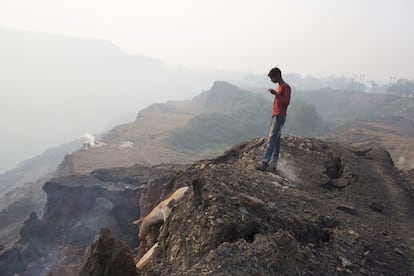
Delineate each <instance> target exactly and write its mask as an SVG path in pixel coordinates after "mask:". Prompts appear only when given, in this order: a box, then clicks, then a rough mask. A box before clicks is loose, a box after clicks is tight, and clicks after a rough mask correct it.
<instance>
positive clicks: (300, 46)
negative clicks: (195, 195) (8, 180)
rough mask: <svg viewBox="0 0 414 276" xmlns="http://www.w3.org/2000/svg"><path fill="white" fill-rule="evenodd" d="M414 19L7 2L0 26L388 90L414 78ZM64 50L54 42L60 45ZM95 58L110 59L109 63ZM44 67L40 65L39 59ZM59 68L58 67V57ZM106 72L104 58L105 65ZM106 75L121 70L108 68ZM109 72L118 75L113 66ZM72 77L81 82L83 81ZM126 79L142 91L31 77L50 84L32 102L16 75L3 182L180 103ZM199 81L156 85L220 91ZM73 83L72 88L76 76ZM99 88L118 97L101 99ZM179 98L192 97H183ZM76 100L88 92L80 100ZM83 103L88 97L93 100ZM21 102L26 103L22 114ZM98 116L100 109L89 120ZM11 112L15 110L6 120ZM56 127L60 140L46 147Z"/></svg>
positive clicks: (278, 4) (234, 2)
mask: <svg viewBox="0 0 414 276" xmlns="http://www.w3.org/2000/svg"><path fill="white" fill-rule="evenodd" d="M413 11H414V1H412V0H394V1H390V0H283V1H277V0H251V1H247V0H209V1H198V0H191V1H190V0H173V1H167V0H165V1H161V0H146V1H142V0H118V1H114V0H112V1H109V0H36V1H34V0H0V28H2V27H3V28H5V29H10V28H11V29H16V30H26V31H37V32H43V33H52V34H58V35H65V36H72V37H76V38H77V37H82V38H97V39H103V40H106V41H110V42H112V43H114V44H115V45H116V46H118V47H120V48H121V49H122V50H123V51H125V52H126V53H128V54H133V55H140V56H145V57H151V58H155V59H158V60H161V61H162V62H164V63H165V64H167V65H169V66H170V67H174V68H175V67H185V68H209V69H220V70H229V69H231V70H236V71H239V72H251V73H256V74H259V76H265V74H266V73H267V72H268V70H269V69H270V68H271V67H273V66H275V65H277V66H279V67H281V68H282V71H283V72H285V73H299V74H302V75H308V74H310V75H314V76H316V77H327V76H331V75H337V76H345V77H352V76H354V75H364V76H365V79H375V80H377V81H380V82H381V83H383V84H384V83H385V84H386V83H388V82H389V81H390V78H391V77H394V78H395V77H396V78H408V79H413V78H414V75H413V72H414V62H413V60H414V58H413V49H414V36H413V35H414V16H413ZM58 40H59V38H58V37H55V38H54V39H52V40H51V41H55V42H56V41H58ZM5 42H7V41H3V42H2V41H0V51H1V53H3V54H4V55H7V53H8V52H7V51H6V50H5V51H3V50H4V48H5V44H7V43H5ZM11 43H12V42H11ZM73 43H75V42H73ZM91 43H92V41H91ZM9 44H10V43H9ZM28 44H30V43H28ZM71 45H72V44H70V45H69V46H68V47H72V46H71ZM82 45H83V44H82ZM92 45H93V43H92ZM2 46H3V50H2ZM9 46H10V45H9ZM101 46H102V45H101ZM11 47H12V48H13V47H14V45H12V46H11ZM19 47H21V48H22V49H35V47H42V45H40V46H39V45H37V46H35V45H32V44H31V45H16V48H19ZM52 47H53V46H52ZM99 47H100V46H99ZM105 49H106V48H105ZM89 50H90V49H89ZM92 51H93V49H92ZM17 52H18V51H17ZM29 52H30V51H29ZM33 52H36V51H33ZM75 52H76V51H74V53H75ZM47 54H48V52H47V53H46V55H47ZM95 55H96V56H99V53H95ZM8 57H9V56H7V58H8ZM38 58H39V57H38V56H35V57H30V59H33V60H34V61H36V60H37V59H38ZM42 58H43V57H42ZM50 58H52V59H53V55H51V57H50ZM66 58H68V59H70V58H71V56H68V57H66ZM131 58H132V57H131ZM30 59H29V60H30ZM98 59H100V60H102V58H100V57H98ZM10 60H14V59H13V58H10ZM17 60H18V59H17ZM85 60H87V58H84V57H83V56H81V62H80V63H81V64H83V63H84V61H85ZM0 62H3V63H2V65H4V66H6V67H5V69H4V70H5V72H6V73H4V74H2V76H3V75H5V76H7V75H8V74H9V75H10V74H13V73H10V72H13V71H12V70H10V68H8V67H7V66H8V65H7V60H4V59H3V60H0ZM42 62H43V60H42V61H40V63H39V64H40V65H42ZM65 62H67V61H65ZM105 62H107V61H106V60H102V63H103V64H105ZM49 63H50V62H49ZM97 64H99V63H97ZM95 65H96V64H95ZM4 66H3V67H4ZM104 66H111V64H109V62H108V64H105V65H104ZM104 66H103V67H104ZM11 67H14V68H17V70H21V71H30V70H31V69H30V68H21V67H23V66H20V64H12V65H11ZM85 67H87V66H86V65H85ZM39 69H41V68H39ZM84 69H85V71H88V70H89V71H90V70H95V69H96V68H84ZM99 69H102V70H103V71H104V72H106V71H108V72H111V74H112V71H110V70H107V68H99ZM76 70H78V69H76ZM80 71H81V70H80ZM97 71H99V70H97ZM212 71H213V70H212ZM39 72H40V73H41V72H42V71H40V70H39ZM39 72H38V73H39ZM65 72H66V71H65ZM215 72H216V73H217V72H219V76H217V75H216V76H217V78H216V79H215V80H227V79H226V76H225V72H224V71H217V70H215ZM221 72H222V73H221ZM0 73H1V72H0ZM73 73H74V74H76V73H79V74H82V72H78V71H76V72H73ZM147 73H148V72H147ZM29 74H30V73H29ZM97 74H98V73H97ZM115 74H118V76H117V77H118V79H120V80H122V79H123V78H124V75H128V78H129V80H130V81H131V82H130V83H131V86H130V87H127V85H126V83H123V82H121V83H119V82H117V83H114V84H113V86H114V89H112V88H111V85H108V83H107V82H105V81H102V78H104V75H96V78H97V82H96V85H95V84H90V83H89V84H88V85H93V87H94V88H91V89H90V91H89V92H90V93H89V92H83V91H82V90H81V89H82V88H83V89H86V90H87V89H88V87H87V86H86V85H85V87H81V86H82V83H73V84H72V85H73V87H77V86H76V85H78V86H79V87H77V88H76V89H73V87H71V86H69V87H66V90H67V91H65V90H64V89H61V87H62V86H63V87H64V86H65V85H64V84H63V83H52V84H51V83H50V82H52V81H53V78H49V76H45V77H44V78H45V80H43V79H41V80H38V77H37V76H35V75H33V76H31V78H32V79H34V80H31V81H37V82H41V81H44V83H40V84H38V86H36V89H35V88H33V89H31V87H29V88H28V89H26V90H27V91H25V92H24V93H26V94H27V95H29V96H30V97H27V95H26V96H24V95H23V94H24V93H23V91H20V90H19V88H16V89H14V90H10V91H13V92H11V93H9V95H7V92H5V91H7V87H22V86H23V87H24V86H28V84H26V82H24V81H21V80H20V79H19V76H20V75H22V74H20V72H18V73H16V76H12V78H14V79H16V82H13V80H11V79H12V78H10V77H8V79H3V81H0V82H1V83H0V96H1V97H2V98H1V99H0V105H1V104H2V103H3V107H2V108H1V109H2V110H1V112H2V113H1V116H2V117H1V119H2V120H0V123H1V128H2V129H7V135H8V136H7V137H6V136H4V135H3V137H2V138H3V139H4V140H2V141H1V143H0V153H1V154H0V155H1V156H2V157H1V158H2V160H0V161H3V160H6V159H7V160H6V161H8V162H7V165H2V164H1V163H4V164H5V163H6V162H0V173H1V172H2V170H5V169H6V166H7V168H11V167H13V166H14V165H15V164H17V163H18V161H20V160H22V159H25V158H29V157H32V156H35V155H37V154H39V153H41V152H42V151H43V150H44V149H46V148H47V147H49V146H56V145H59V144H62V143H65V142H69V141H70V140H72V139H74V138H81V137H82V135H83V132H84V131H91V132H93V131H101V130H102V129H103V125H107V124H108V122H109V121H111V120H112V118H113V117H116V116H114V115H113V114H118V115H121V114H123V113H126V112H132V113H134V112H138V111H139V110H140V109H141V108H144V107H146V106H147V105H149V104H150V103H153V102H154V100H156V101H167V100H169V99H177V97H178V96H177V95H176V94H173V93H171V91H168V92H170V94H168V93H166V92H164V91H165V90H166V88H165V89H160V88H158V89H159V90H161V91H158V90H157V91H152V92H149V91H148V89H147V91H144V90H145V89H138V88H136V86H133V85H137V83H140V80H139V79H137V77H135V75H134V74H136V75H139V74H137V72H135V71H133V70H129V69H128V68H127V67H123V68H121V69H120V70H119V72H118V71H117V72H116V73H115ZM189 74H190V75H191V73H189ZM141 75H142V74H141ZM191 76H193V75H191ZM197 76H198V77H194V79H195V80H192V81H193V83H192V84H191V85H190V84H188V83H189V82H190V80H189V78H191V77H189V78H186V79H185V80H182V79H168V80H167V79H166V78H164V79H162V80H158V79H157V80H156V81H157V82H164V84H162V85H165V87H170V86H171V82H176V83H175V86H176V88H177V87H179V86H180V85H184V86H185V85H187V90H188V91H190V92H188V91H187V94H186V95H185V96H186V98H187V95H190V94H192V95H195V94H198V93H199V92H200V91H201V90H202V89H206V88H208V87H211V85H212V82H213V81H214V80H210V79H204V82H203V83H204V84H203V87H199V86H195V84H196V81H198V79H197V78H199V76H201V75H200V74H199V75H197ZM155 77H157V76H155ZM170 77H171V78H174V76H170ZM48 78H49V79H48ZM266 80H267V78H266ZM25 81H27V82H28V83H30V82H29V81H28V80H25ZM67 81H69V82H70V78H68V80H67ZM109 81H110V80H109ZM133 81H135V82H136V83H133ZM55 82H56V80H55ZM62 82H65V80H63V81H62ZM200 83H201V82H200ZM122 84H124V86H122ZM53 85H54V86H55V87H57V89H54V86H53ZM99 85H101V86H105V87H104V88H103V89H106V88H108V91H107V92H105V93H102V89H100V87H99ZM148 85H149V86H151V83H150V84H148ZM44 86H47V87H44ZM49 86H50V87H49ZM52 86H53V87H52ZM107 86H108V87H107ZM89 87H92V86H89ZM43 88H45V89H43ZM46 88H48V89H49V90H47V89H46ZM190 88H191V89H190ZM110 89H112V90H114V91H115V92H119V93H120V95H124V98H121V97H118V98H119V99H118V98H116V96H117V95H110V93H112V92H114V91H112V90H110ZM153 89H155V88H153ZM32 90H33V91H32ZM138 90H140V91H138ZM177 90H179V91H181V93H182V90H183V89H181V90H180V88H178V89H177ZM73 91H77V92H78V93H89V94H88V95H85V96H81V97H79V96H78V95H74V92H73ZM32 92H33V93H32ZM94 93H100V94H99V95H100V96H102V98H104V97H106V98H105V99H100V98H99V101H97V102H96V103H95V102H93V103H89V102H88V101H87V100H86V99H90V98H91V97H93V96H94ZM122 93H124V94H122ZM139 93H141V94H139ZM145 93H146V94H145ZM176 93H178V92H176ZM131 95H135V96H136V98H133V96H131ZM181 97H184V94H181ZM28 98H30V99H33V101H29V100H27V99H28ZM78 98H80V99H84V100H83V102H82V101H80V100H77V99H78ZM95 98H97V97H95ZM95 98H94V99H95ZM11 102H13V103H17V104H15V105H12V104H10V103H11ZM82 104H83V105H82ZM4 106H6V107H4ZM82 108H84V109H86V111H85V114H86V115H85V114H84V113H81V112H80V111H78V110H81V109H82ZM89 108H94V110H91V111H89ZM7 109H10V110H9V111H10V112H8V113H7ZM19 110H23V111H21V112H20V111H19ZM53 110H54V111H53ZM71 110H72V113H69V111H71ZM73 110H75V111H73ZM110 110H112V113H109V111H110ZM92 114H93V115H94V116H95V117H96V118H94V121H92V120H91V119H89V120H90V122H89V123H88V124H87V123H86V122H85V120H83V121H82V120H81V119H79V118H83V117H87V118H90V117H91V115H92ZM59 116H60V117H59ZM9 118H10V119H9ZM28 119H29V121H28ZM115 119H116V118H115ZM65 120H66V121H65ZM70 120H71V121H70ZM72 121H73V122H72ZM30 122H33V123H30ZM80 122H81V123H83V124H84V126H82V125H80ZM50 129H52V130H53V131H54V133H55V136H54V137H49V138H47V137H48V136H46V135H47V133H48V132H49V131H50ZM42 133H44V134H42ZM17 139H20V140H17ZM28 141H30V143H28ZM17 145H19V146H17ZM17 147H19V149H18V148H17ZM30 147H31V148H30ZM18 150H19V152H18Z"/></svg>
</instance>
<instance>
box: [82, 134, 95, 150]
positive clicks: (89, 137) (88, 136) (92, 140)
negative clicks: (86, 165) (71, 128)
mask: <svg viewBox="0 0 414 276" xmlns="http://www.w3.org/2000/svg"><path fill="white" fill-rule="evenodd" d="M83 137H85V138H86V141H85V146H86V145H87V146H90V147H91V148H94V147H96V144H95V136H93V135H92V134H90V133H85V134H84V135H83Z"/></svg>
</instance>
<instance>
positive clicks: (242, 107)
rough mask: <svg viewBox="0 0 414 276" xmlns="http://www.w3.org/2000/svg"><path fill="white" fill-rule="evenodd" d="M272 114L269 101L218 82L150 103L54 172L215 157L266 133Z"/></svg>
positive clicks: (63, 172)
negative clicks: (181, 98) (174, 98)
mask: <svg viewBox="0 0 414 276" xmlns="http://www.w3.org/2000/svg"><path fill="white" fill-rule="evenodd" d="M270 110H271V101H270V100H269V99H266V98H264V97H262V96H259V95H257V94H254V93H252V92H248V91H246V90H243V89H240V88H238V87H236V86H233V85H231V84H229V83H226V82H221V81H217V82H215V83H214V85H213V86H212V88H211V89H210V90H208V91H205V92H203V93H201V94H200V95H199V96H197V97H194V98H193V99H192V100H186V101H170V102H167V103H163V104H153V105H151V106H149V107H148V108H146V109H144V110H142V111H140V112H139V114H138V116H137V118H136V120H135V122H133V123H130V124H124V125H120V126H116V127H114V128H113V129H112V130H111V131H109V132H108V133H106V134H104V135H102V137H98V138H97V139H98V140H99V141H100V142H101V143H103V144H102V146H100V147H89V148H83V149H81V150H79V151H77V152H74V153H73V154H71V155H67V156H66V157H65V160H64V161H63V163H62V164H61V165H60V167H59V169H58V171H59V173H60V174H63V175H65V174H72V173H88V172H91V171H92V170H94V169H97V168H109V167H120V166H131V165H133V164H136V163H140V164H147V165H151V164H159V163H165V162H172V163H190V162H193V161H196V160H198V159H203V158H209V157H213V156H216V155H218V154H221V153H222V152H223V150H224V149H225V148H226V147H228V146H229V145H231V144H234V143H236V142H239V141H241V140H242V139H246V138H253V137H257V136H262V135H265V133H266V131H267V127H268V122H269V116H270Z"/></svg>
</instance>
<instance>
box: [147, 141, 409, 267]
mask: <svg viewBox="0 0 414 276" xmlns="http://www.w3.org/2000/svg"><path fill="white" fill-rule="evenodd" d="M264 146H265V143H264V139H256V140H253V141H250V142H249V143H245V144H240V145H237V146H235V147H234V148H233V149H231V150H230V151H229V152H228V153H227V154H225V155H224V156H222V157H219V158H217V159H215V160H211V161H203V162H199V163H196V164H194V165H193V166H191V167H189V168H187V170H185V171H183V172H181V173H180V174H179V175H178V176H177V177H176V179H175V180H174V181H173V185H174V186H175V187H178V186H183V185H191V182H190V180H191V179H199V182H201V183H202V191H203V193H202V199H203V200H202V203H201V204H199V205H198V204H194V202H193V200H194V196H193V194H192V193H191V192H189V193H188V194H187V195H186V197H185V199H184V200H182V201H180V202H178V203H177V204H176V207H175V208H174V210H173V212H172V215H171V216H170V219H169V220H168V223H167V224H166V225H165V227H164V228H163V230H161V232H160V235H159V237H158V240H159V242H160V245H159V247H158V248H157V250H156V251H155V255H154V259H153V260H152V261H151V262H150V263H149V265H148V267H147V268H146V270H144V271H143V274H145V275H158V274H161V275H342V274H352V275H413V274H414V265H413V260H414V259H413V256H414V255H413V252H414V251H413V250H414V234H413V233H412V229H413V226H414V225H413V224H414V223H413V202H414V201H413V193H412V190H411V188H412V187H413V186H412V183H410V182H408V180H407V178H405V177H404V176H403V174H401V173H400V171H399V170H398V169H396V168H395V167H394V165H393V163H392V160H391V158H390V155H389V154H388V152H386V151H384V150H381V149H370V150H365V151H361V150H360V151H357V150H352V149H347V148H344V147H342V146H340V145H338V144H335V143H327V142H322V141H320V140H314V139H306V138H298V137H286V138H285V139H284V143H283V155H282V160H281V161H282V162H281V165H280V170H281V171H280V172H278V173H277V174H273V173H269V172H260V171H256V170H255V169H254V164H255V163H256V162H257V160H260V157H261V156H262V154H263V151H264Z"/></svg>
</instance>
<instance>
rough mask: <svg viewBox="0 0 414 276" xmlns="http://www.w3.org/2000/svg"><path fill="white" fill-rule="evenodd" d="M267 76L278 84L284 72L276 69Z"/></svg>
mask: <svg viewBox="0 0 414 276" xmlns="http://www.w3.org/2000/svg"><path fill="white" fill-rule="evenodd" d="M267 76H268V77H269V78H270V79H271V80H272V81H273V82H277V81H279V80H280V79H282V71H280V69H279V68H277V67H274V68H272V69H271V70H270V71H269V74H267Z"/></svg>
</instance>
